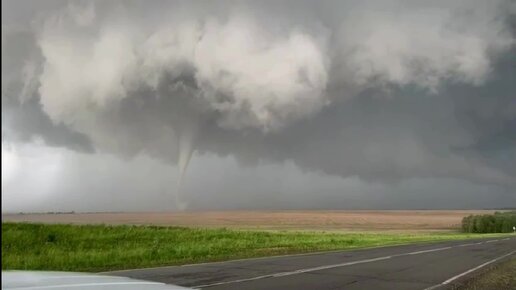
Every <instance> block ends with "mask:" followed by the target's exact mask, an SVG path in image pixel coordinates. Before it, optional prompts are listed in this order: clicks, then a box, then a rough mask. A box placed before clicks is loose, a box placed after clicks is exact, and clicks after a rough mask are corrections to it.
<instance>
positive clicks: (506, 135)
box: [2, 0, 516, 192]
mask: <svg viewBox="0 0 516 290" xmlns="http://www.w3.org/2000/svg"><path fill="white" fill-rule="evenodd" d="M32 4H34V3H32ZM216 4H217V5H215V3H211V4H206V3H204V4H203V5H201V4H200V3H192V2H188V1H187V2H184V1H174V2H170V1H164V2H153V3H144V2H143V1H121V2H118V1H99V2H80V1H70V2H65V1H45V4H41V3H39V4H37V5H36V4H35V5H28V4H26V3H18V2H17V1H5V2H3V3H2V6H3V10H6V11H9V12H10V13H9V15H8V14H5V16H6V17H3V19H4V20H3V22H2V39H3V41H2V43H3V44H2V58H3V59H5V60H7V61H6V62H5V64H4V63H3V64H2V83H3V86H2V105H3V109H2V132H3V136H4V137H3V142H8V143H18V144H20V143H30V142H33V141H34V140H35V139H38V138H39V139H41V140H43V143H45V144H46V145H47V146H57V147H65V148H68V149H71V150H73V151H78V152H90V153H91V154H93V155H92V156H95V155H98V156H100V155H102V154H110V155H113V156H116V157H121V158H134V157H137V156H149V157H151V158H153V159H155V160H159V162H162V163H164V164H177V163H180V165H181V167H182V168H186V166H187V163H188V156H190V155H191V154H192V152H193V151H197V152H198V154H200V156H219V157H220V158H226V157H228V158H235V160H236V161H237V163H238V164H239V166H242V167H245V166H249V165H253V166H262V165H260V164H264V163H265V164H267V163H278V164H284V162H292V163H293V164H295V166H296V168H300V169H301V170H307V171H311V172H321V173H323V174H329V175H334V176H337V177H341V178H359V179H361V180H362V181H364V182H366V183H367V182H374V183H376V182H380V183H383V184H391V185H392V183H399V182H406V181H407V180H410V179H414V178H415V179H417V178H423V179H425V178H429V179H437V180H438V179H440V178H441V179H454V180H462V181H463V182H468V183H470V182H472V183H473V184H478V185H479V186H484V185H489V186H497V187H499V190H502V191H504V192H514V189H515V180H516V169H515V166H514V164H516V134H515V133H513V132H515V131H516V124H515V122H516V121H515V118H516V101H515V97H514V96H515V95H516V87H515V84H514V82H513V81H511V79H512V78H513V77H514V75H515V74H516V59H515V58H514V55H515V54H516V49H515V39H516V38H515V35H516V33H515V30H516V29H515V27H516V26H515V23H516V22H515V20H514V19H515V17H516V6H515V5H514V3H512V2H511V1H502V0H500V1H489V2H486V1H437V2H432V3H428V2H425V1H410V2H407V1H324V2H323V3H321V4H320V5H315V4H314V3H311V2H310V1H307V2H303V1H296V2H295V3H294V2H288V1H281V2H278V3H254V2H239V3H238V4H235V3H234V2H231V1H228V2H225V1H222V2H218V3H216ZM3 13H4V12H3ZM2 16H4V14H3V15H2ZM99 154H100V155H99ZM137 158H140V157H137ZM210 158H211V157H210ZM135 170H136V169H135ZM391 185H386V186H391ZM465 188H467V186H466V187H465ZM468 190H469V189H468Z"/></svg>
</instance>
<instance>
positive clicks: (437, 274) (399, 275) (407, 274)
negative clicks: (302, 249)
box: [107, 236, 516, 290]
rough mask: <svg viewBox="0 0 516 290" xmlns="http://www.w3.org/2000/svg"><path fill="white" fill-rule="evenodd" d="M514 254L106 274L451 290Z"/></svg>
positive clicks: (207, 284) (236, 283)
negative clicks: (471, 276) (469, 277)
mask: <svg viewBox="0 0 516 290" xmlns="http://www.w3.org/2000/svg"><path fill="white" fill-rule="evenodd" d="M514 256H516V237H514V236H512V237H510V238H492V239H484V240H466V241H453V242H441V243H428V244H418V245H406V246H392V247H382V248H374V249H363V250H352V251H335V252H325V253H314V254H304V255H293V256H278V257H268V258H256V259H246V260H236V261H228V262H219V263H206V264H197V265H186V266H174V267H161V268H150V269H138V270H127V271H116V272H109V273H107V274H112V275H119V276H127V277H131V278H137V279H144V280H150V281H157V282H165V283H171V284H177V285H181V286H187V287H191V288H197V289H210V290H211V289H213V290H216V289H242V290H245V289H349V290H353V289H398V290H402V289H410V290H413V289H421V290H423V289H426V290H429V289H449V288H451V287H453V286H454V285H456V284H458V283H460V282H461V281H463V280H464V279H466V278H467V277H468V276H470V275H474V274H475V273H476V272H478V271H481V270H482V268H484V267H486V266H489V265H490V264H494V263H497V262H500V261H502V260H504V259H509V258H511V257H514Z"/></svg>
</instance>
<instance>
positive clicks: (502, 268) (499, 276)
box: [456, 257, 516, 290]
mask: <svg viewBox="0 0 516 290" xmlns="http://www.w3.org/2000/svg"><path fill="white" fill-rule="evenodd" d="M456 289H457V290H492V289H496V290H511V289H516V257H513V258H511V259H510V260H508V261H505V262H503V263H500V264H497V265H495V266H494V267H492V268H490V269H489V270H488V271H486V272H484V273H482V274H480V275H478V276H475V277H474V278H472V279H470V280H468V281H467V282H466V283H465V285H463V286H461V287H458V288H456Z"/></svg>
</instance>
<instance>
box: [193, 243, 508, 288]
mask: <svg viewBox="0 0 516 290" xmlns="http://www.w3.org/2000/svg"><path fill="white" fill-rule="evenodd" d="M508 239H509V238H508ZM493 241H498V240H489V241H485V242H478V243H469V244H460V245H456V246H450V247H442V248H436V249H429V250H422V251H416V252H408V253H401V254H396V255H392V256H384V257H378V258H372V259H365V260H358V261H353V262H347V263H340V264H332V265H324V266H319V267H314V268H306V269H299V270H294V271H288V272H280V273H273V274H267V275H262V276H256V277H251V278H243V279H238V280H230V281H222V282H217V283H212V284H205V285H198V286H193V288H195V289H201V288H208V287H213V286H219V285H225V284H233V283H241V282H249V281H255V280H261V279H266V278H277V277H284V276H291V275H297V274H303V273H309V272H315V271H320V270H327V269H333V268H340V267H346V266H352V265H356V264H363V263H371V262H376V261H381V260H387V259H391V258H394V257H401V256H407V255H419V254H424V253H430V252H437V251H444V250H449V249H453V248H456V247H465V246H473V245H480V244H483V243H488V242H493ZM439 286H440V285H439ZM425 290H427V289H425Z"/></svg>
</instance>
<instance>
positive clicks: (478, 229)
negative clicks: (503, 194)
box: [462, 211, 516, 233]
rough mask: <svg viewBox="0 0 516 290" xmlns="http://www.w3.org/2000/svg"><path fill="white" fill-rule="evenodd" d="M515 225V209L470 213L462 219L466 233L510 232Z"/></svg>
mask: <svg viewBox="0 0 516 290" xmlns="http://www.w3.org/2000/svg"><path fill="white" fill-rule="evenodd" d="M514 226H516V211H510V212H495V213H494V214H482V215H470V216H467V217H465V218H463V219H462V230H463V231H464V232H466V233H510V232H512V231H513V227H514Z"/></svg>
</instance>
